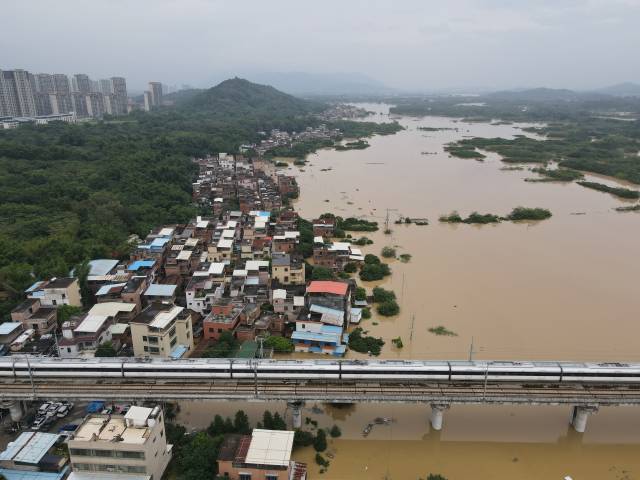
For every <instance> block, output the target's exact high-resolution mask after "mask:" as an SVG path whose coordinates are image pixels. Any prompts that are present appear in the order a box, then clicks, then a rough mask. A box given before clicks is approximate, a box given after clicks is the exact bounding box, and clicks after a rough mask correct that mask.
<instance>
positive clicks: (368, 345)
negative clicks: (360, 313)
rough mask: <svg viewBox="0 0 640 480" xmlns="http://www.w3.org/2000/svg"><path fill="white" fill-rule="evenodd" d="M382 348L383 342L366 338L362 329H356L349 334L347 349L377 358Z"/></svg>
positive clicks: (373, 338)
mask: <svg viewBox="0 0 640 480" xmlns="http://www.w3.org/2000/svg"><path fill="white" fill-rule="evenodd" d="M383 346H384V340H382V339H381V338H375V337H370V336H366V335H365V334H364V331H363V330H362V328H360V327H358V328H356V329H355V330H353V331H352V332H351V333H350V334H349V348H350V349H351V350H355V351H356V352H360V353H369V354H371V355H375V356H378V355H380V351H381V350H382V347H383Z"/></svg>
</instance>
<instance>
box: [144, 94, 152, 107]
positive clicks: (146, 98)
mask: <svg viewBox="0 0 640 480" xmlns="http://www.w3.org/2000/svg"><path fill="white" fill-rule="evenodd" d="M152 108H153V98H151V92H150V91H148V90H147V91H145V92H144V111H145V112H148V111H150V110H151V109H152Z"/></svg>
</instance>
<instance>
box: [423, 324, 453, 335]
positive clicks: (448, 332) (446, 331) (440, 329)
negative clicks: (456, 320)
mask: <svg viewBox="0 0 640 480" xmlns="http://www.w3.org/2000/svg"><path fill="white" fill-rule="evenodd" d="M428 331H429V333H433V334H434V335H438V336H445V337H457V336H458V334H457V333H455V332H452V331H451V330H449V329H447V328H446V327H444V326H442V325H438V326H437V327H431V328H429V329H428Z"/></svg>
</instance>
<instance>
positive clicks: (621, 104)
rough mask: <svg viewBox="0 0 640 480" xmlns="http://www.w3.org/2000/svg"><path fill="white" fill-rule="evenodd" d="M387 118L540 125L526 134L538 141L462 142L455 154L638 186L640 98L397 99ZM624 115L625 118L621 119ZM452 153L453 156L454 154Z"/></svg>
mask: <svg viewBox="0 0 640 480" xmlns="http://www.w3.org/2000/svg"><path fill="white" fill-rule="evenodd" d="M394 103H395V104H396V105H395V106H394V107H392V108H391V113H394V114H401V115H415V116H424V115H435V116H445V117H456V118H461V119H464V120H466V119H470V118H474V119H476V120H481V121H485V122H491V121H493V120H495V119H500V120H501V121H502V122H504V121H509V122H544V125H542V124H540V125H537V126H534V127H529V128H526V129H525V130H526V131H527V132H530V133H535V134H537V135H540V136H541V138H530V137H525V136H517V137H515V138H510V139H506V138H471V139H466V138H465V139H462V140H460V141H459V142H456V143H455V144H453V145H452V147H453V148H454V150H453V152H458V153H460V154H461V155H462V156H463V157H465V158H474V157H473V156H472V155H473V152H475V150H476V149H481V150H484V151H490V152H495V153H498V154H499V155H501V156H502V157H503V161H505V162H511V163H541V164H542V163H546V162H549V161H556V162H558V164H559V166H560V167H561V168H567V169H573V170H579V171H583V172H592V173H598V174H601V175H608V176H611V177H615V178H618V179H621V180H627V181H630V182H633V183H637V184H640V162H638V157H637V153H638V150H640V130H639V129H638V125H637V124H638V122H637V121H620V120H621V119H622V120H625V119H628V120H633V119H636V118H639V117H640V98H634V97H625V98H622V97H613V96H611V97H607V96H604V95H590V94H580V93H576V92H571V91H567V90H551V89H533V90H528V91H521V92H496V93H493V94H488V95H483V96H480V97H467V98H465V97H455V98H452V97H425V98H404V99H403V98H396V99H394ZM620 112H624V114H622V113H620ZM453 152H451V151H450V153H451V154H452V155H453V154H454V153H453Z"/></svg>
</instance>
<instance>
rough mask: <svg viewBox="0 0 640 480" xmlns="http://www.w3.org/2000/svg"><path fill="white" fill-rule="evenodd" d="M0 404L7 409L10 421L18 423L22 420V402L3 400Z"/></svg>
mask: <svg viewBox="0 0 640 480" xmlns="http://www.w3.org/2000/svg"><path fill="white" fill-rule="evenodd" d="M0 406H1V407H2V408H8V409H9V416H10V417H11V421H12V422H15V423H18V422H19V421H20V420H22V416H23V415H24V409H23V408H22V402H21V401H20V400H13V401H5V402H2V403H0Z"/></svg>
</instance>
